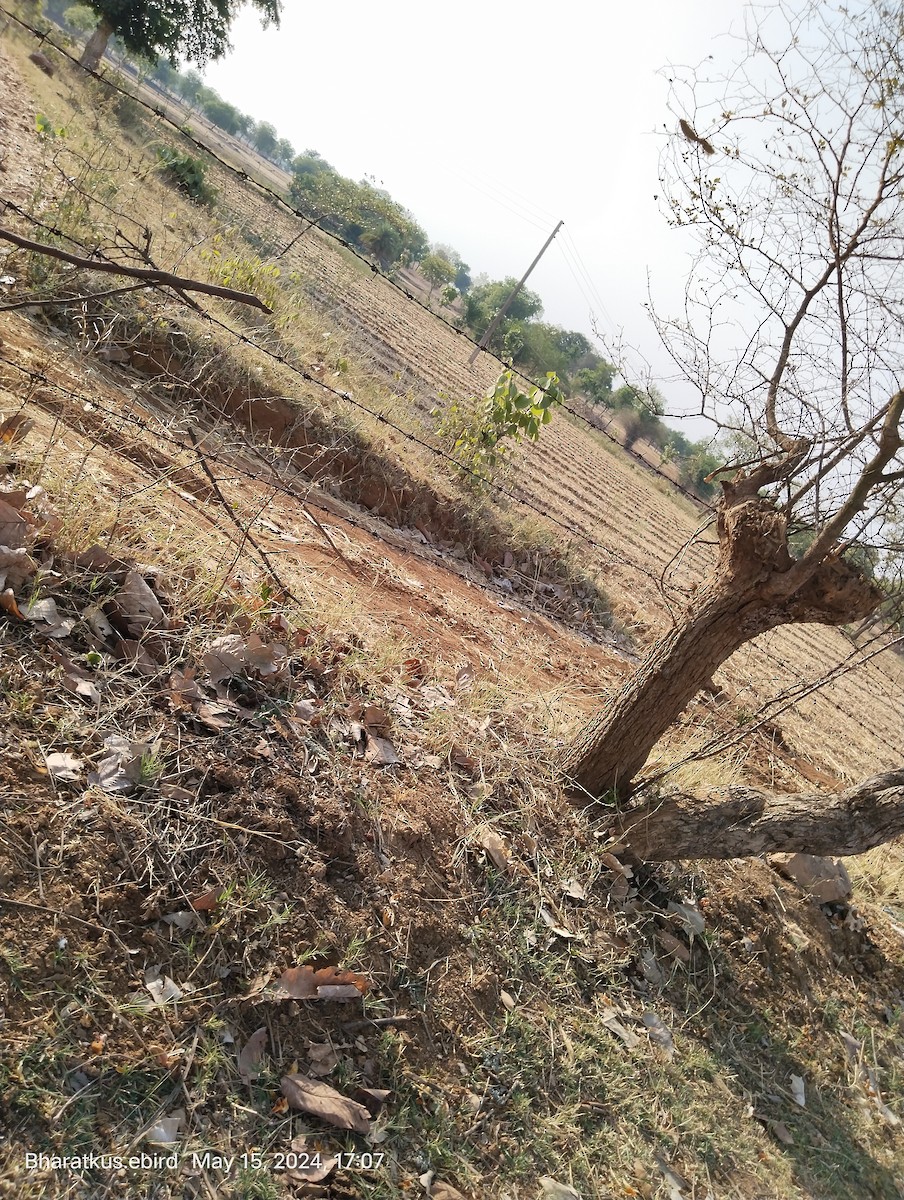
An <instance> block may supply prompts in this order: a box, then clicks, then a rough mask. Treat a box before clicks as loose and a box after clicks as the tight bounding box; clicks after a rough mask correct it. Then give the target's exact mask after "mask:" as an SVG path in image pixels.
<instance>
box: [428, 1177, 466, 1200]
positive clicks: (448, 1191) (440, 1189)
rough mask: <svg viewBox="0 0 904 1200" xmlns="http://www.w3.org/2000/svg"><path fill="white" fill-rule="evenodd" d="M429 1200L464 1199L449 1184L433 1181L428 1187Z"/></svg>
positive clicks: (438, 1180) (439, 1180)
mask: <svg viewBox="0 0 904 1200" xmlns="http://www.w3.org/2000/svg"><path fill="white" fill-rule="evenodd" d="M430 1200H465V1197H464V1196H463V1195H462V1193H461V1192H460V1191H459V1190H458V1188H454V1187H453V1186H452V1184H451V1183H443V1181H442V1180H441V1179H435V1180H434V1181H433V1183H432V1184H431V1185H430Z"/></svg>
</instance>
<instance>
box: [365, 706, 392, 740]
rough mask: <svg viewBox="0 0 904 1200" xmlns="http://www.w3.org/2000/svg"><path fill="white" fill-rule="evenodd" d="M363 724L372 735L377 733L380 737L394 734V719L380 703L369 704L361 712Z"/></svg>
mask: <svg viewBox="0 0 904 1200" xmlns="http://www.w3.org/2000/svg"><path fill="white" fill-rule="evenodd" d="M361 724H362V725H363V726H364V728H365V729H366V730H367V732H368V733H369V734H371V735H373V734H376V736H377V737H380V738H389V737H391V736H392V721H391V720H390V717H389V713H388V712H387V711H386V709H385V708H380V706H379V705H378V704H368V705H367V707H366V708H365V709H364V712H363V713H362V714H361Z"/></svg>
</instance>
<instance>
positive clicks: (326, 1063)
mask: <svg viewBox="0 0 904 1200" xmlns="http://www.w3.org/2000/svg"><path fill="white" fill-rule="evenodd" d="M308 1061H309V1063H310V1066H309V1067H308V1073H309V1074H310V1075H316V1076H317V1077H318V1078H319V1077H320V1076H322V1075H329V1073H330V1072H331V1071H332V1070H334V1068H335V1067H337V1066H338V1065H339V1055H338V1054H337V1053H336V1050H335V1048H334V1046H333V1044H332V1043H331V1042H314V1043H312V1044H311V1045H310V1046H308Z"/></svg>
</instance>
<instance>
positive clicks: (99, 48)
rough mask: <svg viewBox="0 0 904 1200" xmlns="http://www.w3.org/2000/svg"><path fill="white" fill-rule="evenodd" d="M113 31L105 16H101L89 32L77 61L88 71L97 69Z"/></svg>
mask: <svg viewBox="0 0 904 1200" xmlns="http://www.w3.org/2000/svg"><path fill="white" fill-rule="evenodd" d="M113 32H114V30H113V26H112V25H111V24H110V22H109V21H108V20H107V18H106V17H102V18H101V20H100V22H99V23H98V26H97V28H96V29H95V30H94V32H93V33H92V34H91V36H90V38H88V41H87V43H86V45H85V49H84V50H83V51H82V57H81V58H80V59H79V63H80V64H81V65H82V66H83V67H87V68H88V70H89V71H96V70H97V68H98V66H99V65H100V60H101V59H102V58H103V56H104V54H105V52H106V49H107V43H108V42H109V41H110V38H111V37H112V36H113Z"/></svg>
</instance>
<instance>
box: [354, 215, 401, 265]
mask: <svg viewBox="0 0 904 1200" xmlns="http://www.w3.org/2000/svg"><path fill="white" fill-rule="evenodd" d="M361 244H362V245H363V246H364V249H365V250H366V251H367V253H368V254H370V255H371V256H372V257H373V258H375V259H376V260H377V262H378V263H379V264H380V266H381V267H389V266H391V265H392V263H394V262H396V260H397V259H398V257H399V255H400V254H401V252H402V235H401V233H400V232H399V230H398V228H397V227H396V226H395V225H392V224H391V223H390V222H389V221H384V222H383V223H382V224H380V225H377V226H376V227H375V228H374V229H365V231H364V232H363V233H362V234H361Z"/></svg>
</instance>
